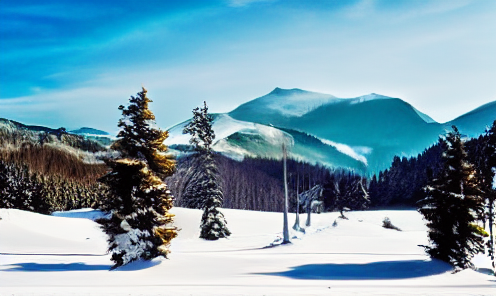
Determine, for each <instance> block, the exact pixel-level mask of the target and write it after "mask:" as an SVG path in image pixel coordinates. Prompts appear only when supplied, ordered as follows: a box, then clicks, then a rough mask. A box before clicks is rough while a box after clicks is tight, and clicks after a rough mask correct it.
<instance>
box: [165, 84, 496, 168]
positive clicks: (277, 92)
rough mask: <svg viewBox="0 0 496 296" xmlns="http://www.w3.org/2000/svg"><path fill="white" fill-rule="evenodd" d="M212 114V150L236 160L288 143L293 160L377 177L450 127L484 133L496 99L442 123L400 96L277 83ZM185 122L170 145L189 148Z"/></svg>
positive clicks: (495, 112) (274, 152)
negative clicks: (342, 93)
mask: <svg viewBox="0 0 496 296" xmlns="http://www.w3.org/2000/svg"><path fill="white" fill-rule="evenodd" d="M213 116H214V122H213V128H214V131H215V133H216V141H215V142H214V145H213V148H214V150H216V151H218V152H221V153H223V154H225V155H227V156H229V157H231V158H235V159H241V158H243V157H245V156H260V157H272V158H280V157H281V147H280V146H281V144H282V142H289V143H292V147H291V156H292V157H293V158H295V159H301V160H304V161H309V162H311V163H321V164H324V165H327V166H331V167H343V168H348V169H352V170H354V171H358V172H361V173H364V174H372V173H375V172H378V171H379V170H383V169H385V168H388V167H389V166H390V164H391V161H392V159H393V157H394V156H395V155H398V156H401V157H403V156H405V157H409V156H416V155H417V154H418V153H421V152H422V151H423V150H424V149H426V148H428V147H429V146H431V145H433V144H434V143H436V142H437V141H438V138H439V136H442V135H444V134H445V133H446V132H447V131H448V130H450V129H451V126H452V125H456V126H457V127H458V128H459V130H460V132H461V133H462V134H463V135H465V136H467V137H477V136H479V135H480V134H482V133H484V131H485V129H486V127H487V126H490V125H491V124H492V122H493V121H494V120H495V119H496V102H491V103H488V104H485V105H483V106H481V107H479V108H477V109H475V110H473V111H471V112H468V113H466V114H464V115H462V116H460V117H458V118H456V119H454V120H452V121H450V122H446V123H438V122H436V121H435V120H433V119H432V118H431V117H429V116H428V115H427V114H424V113H422V112H420V111H419V110H417V109H415V108H414V107H413V106H411V105H410V104H408V103H407V102H405V101H403V100H401V99H399V98H392V97H387V96H383V95H379V94H369V95H364V96H360V97H357V98H337V97H334V96H332V95H328V94H321V93H316V92H309V91H305V90H301V89H281V88H276V89H274V90H273V91H272V92H270V93H269V94H267V95H265V96H262V97H259V98H256V99H254V100H251V101H249V102H247V103H245V104H242V105H240V106H239V107H237V108H236V109H234V110H232V111H231V112H228V113H223V114H214V115H213ZM187 122H189V120H187V121H185V122H182V123H180V124H178V125H176V126H173V127H172V128H170V129H169V134H170V136H169V138H168V139H167V140H166V142H165V144H166V145H169V146H171V148H172V149H175V150H181V151H184V150H185V146H184V145H187V144H188V141H189V136H188V135H183V134H182V129H183V128H184V126H185V125H186V124H187Z"/></svg>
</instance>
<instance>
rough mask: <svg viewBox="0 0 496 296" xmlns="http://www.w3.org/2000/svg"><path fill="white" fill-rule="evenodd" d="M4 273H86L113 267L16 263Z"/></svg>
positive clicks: (79, 264)
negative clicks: (86, 271) (85, 271)
mask: <svg viewBox="0 0 496 296" xmlns="http://www.w3.org/2000/svg"><path fill="white" fill-rule="evenodd" d="M9 266H11V267H10V268H8V269H6V270H4V271H44V272H50V271H84V270H109V269H110V267H111V266H112V265H110V264H108V265H107V264H100V265H89V264H85V263H16V264H10V265H9Z"/></svg>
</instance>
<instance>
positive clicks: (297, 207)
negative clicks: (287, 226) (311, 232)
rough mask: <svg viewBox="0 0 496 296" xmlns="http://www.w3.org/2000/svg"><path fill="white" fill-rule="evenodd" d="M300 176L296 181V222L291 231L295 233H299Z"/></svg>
mask: <svg viewBox="0 0 496 296" xmlns="http://www.w3.org/2000/svg"><path fill="white" fill-rule="evenodd" d="M299 187H300V174H298V176H297V181H296V220H295V224H294V226H293V229H294V230H296V231H300V230H301V227H300V190H299Z"/></svg>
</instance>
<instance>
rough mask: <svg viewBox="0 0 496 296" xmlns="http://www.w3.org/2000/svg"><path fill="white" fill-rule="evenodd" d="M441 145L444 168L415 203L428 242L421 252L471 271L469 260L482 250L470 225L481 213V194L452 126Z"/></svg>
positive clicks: (480, 240)
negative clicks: (424, 220)
mask: <svg viewBox="0 0 496 296" xmlns="http://www.w3.org/2000/svg"><path fill="white" fill-rule="evenodd" d="M445 142H446V145H445V147H446V151H445V152H444V154H443V159H444V161H445V163H444V168H443V170H442V171H441V173H440V176H439V177H438V178H437V179H434V180H432V181H431V183H430V184H429V185H428V186H427V187H426V188H425V191H426V198H425V199H423V200H422V201H420V202H419V204H420V205H421V208H420V209H419V211H420V213H422V215H423V216H424V218H425V219H426V220H427V221H428V222H427V227H429V234H428V236H429V240H430V242H431V246H424V248H425V249H426V252H427V253H428V254H429V255H430V256H431V257H432V258H436V259H440V260H443V261H445V262H448V263H450V264H451V265H453V266H454V267H455V268H457V269H465V268H468V267H473V265H472V263H471V262H470V260H471V258H472V257H473V256H474V255H475V254H476V253H477V252H479V251H480V250H481V248H482V242H483V239H482V237H481V235H480V234H478V230H477V227H476V225H475V224H473V223H474V222H475V221H476V217H477V215H478V213H480V212H481V211H482V200H481V198H480V195H481V192H480V190H479V188H478V182H479V180H478V176H477V174H476V172H475V170H474V168H473V166H472V165H471V164H469V163H468V162H467V161H466V158H467V154H466V152H465V150H464V145H463V142H462V139H461V137H460V133H459V132H458V129H457V128H456V127H455V126H453V131H452V132H450V133H448V135H447V137H446V140H445Z"/></svg>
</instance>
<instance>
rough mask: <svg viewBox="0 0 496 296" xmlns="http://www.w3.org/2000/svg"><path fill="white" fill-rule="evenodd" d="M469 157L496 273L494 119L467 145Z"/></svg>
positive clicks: (495, 138)
mask: <svg viewBox="0 0 496 296" xmlns="http://www.w3.org/2000/svg"><path fill="white" fill-rule="evenodd" d="M467 146H468V147H467V150H469V152H470V153H469V159H470V161H471V162H472V163H474V164H475V167H476V169H477V172H478V173H479V176H480V180H481V182H480V187H481V190H482V192H483V198H484V204H485V207H486V209H485V212H483V213H482V215H481V217H479V219H480V220H482V221H483V222H484V224H486V222H487V225H488V228H489V240H488V241H487V250H488V255H489V257H490V258H491V261H492V267H493V272H495V273H496V262H495V246H494V233H493V227H494V222H495V218H496V213H495V208H496V190H495V189H494V186H496V184H494V178H495V174H496V120H495V121H494V123H493V124H492V126H491V127H490V128H488V129H487V131H486V133H485V135H482V136H480V137H479V138H478V139H477V140H476V141H471V142H470V143H469V145H467Z"/></svg>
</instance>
